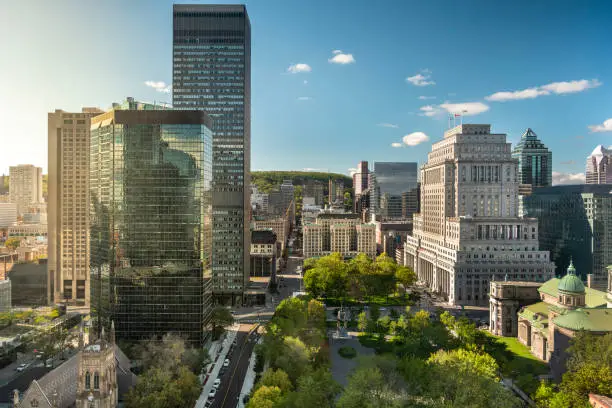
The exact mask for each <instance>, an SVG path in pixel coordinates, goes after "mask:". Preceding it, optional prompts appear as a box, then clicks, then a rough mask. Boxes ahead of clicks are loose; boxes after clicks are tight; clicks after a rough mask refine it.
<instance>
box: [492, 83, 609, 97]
mask: <svg viewBox="0 0 612 408" xmlns="http://www.w3.org/2000/svg"><path fill="white" fill-rule="evenodd" d="M600 85H601V82H599V81H598V80H597V79H591V80H588V79H581V80H577V81H563V82H552V83H550V84H546V85H542V86H537V87H533V88H527V89H522V90H519V91H502V92H495V93H494V94H492V95H489V96H487V97H485V99H486V100H488V101H495V102H505V101H514V100H520V99H533V98H537V97H538V96H543V95H551V94H555V95H563V94H569V93H576V92H582V91H586V90H587V89H590V88H597V87H598V86H600Z"/></svg>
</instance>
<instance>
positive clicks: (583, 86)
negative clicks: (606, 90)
mask: <svg viewBox="0 0 612 408" xmlns="http://www.w3.org/2000/svg"><path fill="white" fill-rule="evenodd" d="M600 85H601V82H599V81H598V80H597V79H592V80H588V79H581V80H579V81H568V82H553V83H551V84H548V85H544V86H542V88H543V89H545V90H547V91H550V92H552V93H555V94H558V95H561V94H566V93H576V92H582V91H586V90H587V89H591V88H597V87H598V86H600Z"/></svg>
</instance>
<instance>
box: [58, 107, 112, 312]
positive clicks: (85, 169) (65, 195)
mask: <svg viewBox="0 0 612 408" xmlns="http://www.w3.org/2000/svg"><path fill="white" fill-rule="evenodd" d="M101 113H103V111H102V110H99V109H97V108H83V109H82V110H81V112H64V111H63V110H59V109H56V110H55V112H51V113H49V114H48V127H47V130H48V155H49V157H48V159H49V176H48V177H49V178H48V181H47V185H48V200H47V213H48V217H47V223H48V227H47V228H48V254H49V262H48V268H49V269H48V274H49V281H48V287H49V295H50V299H49V302H53V303H62V302H67V303H70V304H79V305H85V306H89V299H90V285H89V272H90V271H89V204H90V199H89V153H90V152H89V149H90V143H89V139H90V128H91V122H90V121H91V118H92V117H93V116H96V115H99V114H101Z"/></svg>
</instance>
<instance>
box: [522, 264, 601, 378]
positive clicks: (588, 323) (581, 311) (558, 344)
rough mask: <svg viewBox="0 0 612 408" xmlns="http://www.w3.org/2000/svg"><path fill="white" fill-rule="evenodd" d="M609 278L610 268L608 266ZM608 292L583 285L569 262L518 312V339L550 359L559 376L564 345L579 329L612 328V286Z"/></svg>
mask: <svg viewBox="0 0 612 408" xmlns="http://www.w3.org/2000/svg"><path fill="white" fill-rule="evenodd" d="M609 276H610V280H612V269H610V275H609ZM610 284H611V283H610V282H609V284H608V292H609V293H608V294H606V293H605V292H602V291H599V290H595V289H592V288H589V287H586V286H585V285H584V283H583V282H582V280H581V279H580V277H579V276H578V275H577V274H576V269H575V268H574V265H573V263H572V262H570V265H569V267H568V268H567V273H566V275H565V276H563V277H562V278H561V279H558V278H554V279H551V280H549V281H547V282H545V283H544V284H542V286H540V288H539V289H538V292H539V294H540V300H541V301H540V302H537V303H534V304H531V305H529V306H525V307H523V308H521V310H520V311H519V313H518V339H519V341H520V342H521V343H523V344H525V345H526V346H528V347H529V348H530V350H531V353H532V354H534V355H535V356H536V357H538V358H539V359H541V360H544V361H548V362H549V363H550V368H551V373H552V374H553V375H554V376H555V377H558V376H560V375H561V374H562V373H563V372H564V371H565V360H566V357H567V356H566V352H565V351H566V349H567V348H568V347H569V345H570V340H571V339H572V338H573V337H574V336H575V335H576V333H577V332H578V331H581V330H584V331H588V332H591V333H594V334H606V333H610V332H612V309H610V308H608V307H609V306H610V303H612V302H611V301H612V290H611V288H610Z"/></svg>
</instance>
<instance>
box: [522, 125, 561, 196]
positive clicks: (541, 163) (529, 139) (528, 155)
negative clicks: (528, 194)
mask: <svg viewBox="0 0 612 408" xmlns="http://www.w3.org/2000/svg"><path fill="white" fill-rule="evenodd" d="M512 157H513V158H515V159H518V171H519V183H520V184H530V185H531V186H532V187H546V186H551V185H552V152H551V151H550V150H548V148H546V146H545V145H544V143H542V142H541V141H540V140H539V139H538V135H536V134H535V132H534V131H533V130H531V129H527V130H526V131H525V133H523V135H522V136H521V140H520V141H519V142H518V144H517V145H516V146H515V148H514V150H513V151H512Z"/></svg>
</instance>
